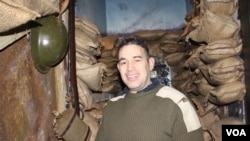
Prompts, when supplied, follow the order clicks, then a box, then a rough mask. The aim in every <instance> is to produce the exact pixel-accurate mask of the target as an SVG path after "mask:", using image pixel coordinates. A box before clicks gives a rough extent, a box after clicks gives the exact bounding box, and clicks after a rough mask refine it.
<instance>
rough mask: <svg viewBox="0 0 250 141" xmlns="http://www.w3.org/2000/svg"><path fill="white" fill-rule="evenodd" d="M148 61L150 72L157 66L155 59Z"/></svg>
mask: <svg viewBox="0 0 250 141" xmlns="http://www.w3.org/2000/svg"><path fill="white" fill-rule="evenodd" d="M148 61H149V68H150V70H153V69H154V66H155V59H154V58H153V57H149V59H148Z"/></svg>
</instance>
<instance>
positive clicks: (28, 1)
mask: <svg viewBox="0 0 250 141" xmlns="http://www.w3.org/2000/svg"><path fill="white" fill-rule="evenodd" d="M52 13H59V0H36V1H34V0H1V1H0V19H1V23H0V32H5V31H8V30H10V29H13V28H15V27H18V26H20V25H22V24H26V23H27V22H28V21H31V20H35V19H36V18H38V17H42V16H45V15H48V14H52Z"/></svg>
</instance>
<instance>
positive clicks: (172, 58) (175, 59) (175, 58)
mask: <svg viewBox="0 0 250 141" xmlns="http://www.w3.org/2000/svg"><path fill="white" fill-rule="evenodd" d="M187 58H188V55H187V54H186V53H185V52H175V53H171V54H168V55H167V56H166V57H165V58H164V60H165V61H166V62H167V64H168V65H169V66H176V65H178V63H179V62H181V61H183V60H186V59H187Z"/></svg>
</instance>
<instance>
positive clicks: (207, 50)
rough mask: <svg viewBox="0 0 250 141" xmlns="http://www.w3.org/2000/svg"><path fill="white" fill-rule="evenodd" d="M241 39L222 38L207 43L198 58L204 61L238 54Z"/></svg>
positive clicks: (240, 47)
mask: <svg viewBox="0 0 250 141" xmlns="http://www.w3.org/2000/svg"><path fill="white" fill-rule="evenodd" d="M241 51H242V41H241V40H238V39H222V40H217V41H214V42H211V43H209V44H208V45H206V47H204V48H203V49H202V50H201V52H200V58H201V59H202V60H203V61H204V62H206V63H213V62H216V61H218V60H221V59H225V58H228V57H232V56H238V55H240V53H241Z"/></svg>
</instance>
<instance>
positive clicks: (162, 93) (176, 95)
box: [156, 86, 187, 103]
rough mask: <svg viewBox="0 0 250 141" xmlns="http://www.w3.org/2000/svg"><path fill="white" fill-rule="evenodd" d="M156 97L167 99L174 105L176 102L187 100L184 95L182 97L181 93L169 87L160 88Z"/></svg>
mask: <svg viewBox="0 0 250 141" xmlns="http://www.w3.org/2000/svg"><path fill="white" fill-rule="evenodd" d="M156 96H159V97H161V98H169V99H171V100H172V101H174V102H175V103H176V102H177V101H180V100H181V99H186V98H187V97H186V95H184V94H183V93H182V92H180V91H179V90H177V89H175V88H172V87H170V86H163V87H161V88H160V89H159V90H158V92H157V93H156Z"/></svg>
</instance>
